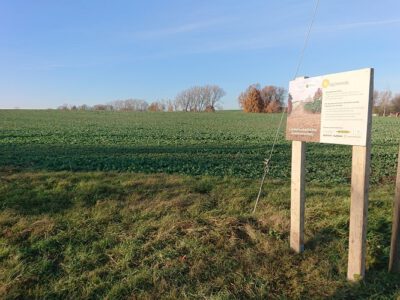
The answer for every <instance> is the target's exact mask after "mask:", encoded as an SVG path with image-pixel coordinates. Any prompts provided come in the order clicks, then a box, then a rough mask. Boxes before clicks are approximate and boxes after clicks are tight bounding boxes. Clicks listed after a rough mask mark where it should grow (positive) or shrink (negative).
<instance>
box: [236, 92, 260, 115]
mask: <svg viewBox="0 0 400 300" xmlns="http://www.w3.org/2000/svg"><path fill="white" fill-rule="evenodd" d="M239 104H240V107H241V108H242V109H243V111H244V112H255V113H259V112H262V111H263V107H264V105H263V100H262V98H261V93H260V89H259V88H258V86H257V85H251V86H249V87H248V88H247V90H246V91H245V92H244V93H241V94H240V96H239Z"/></svg>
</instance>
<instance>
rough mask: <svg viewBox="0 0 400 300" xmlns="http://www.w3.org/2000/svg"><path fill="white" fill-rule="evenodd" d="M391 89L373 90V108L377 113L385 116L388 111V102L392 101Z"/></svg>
mask: <svg viewBox="0 0 400 300" xmlns="http://www.w3.org/2000/svg"><path fill="white" fill-rule="evenodd" d="M392 98H393V97H392V91H390V90H385V91H380V92H378V91H375V92H374V100H375V110H376V112H377V113H379V114H382V115H383V116H386V115H387V114H389V113H390V103H391V101H392Z"/></svg>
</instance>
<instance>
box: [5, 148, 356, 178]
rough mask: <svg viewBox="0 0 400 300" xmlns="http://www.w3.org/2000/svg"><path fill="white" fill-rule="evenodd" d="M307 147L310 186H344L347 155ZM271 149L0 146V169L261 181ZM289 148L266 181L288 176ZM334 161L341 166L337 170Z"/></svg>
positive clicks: (275, 161) (282, 150)
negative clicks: (128, 173) (309, 156)
mask: <svg viewBox="0 0 400 300" xmlns="http://www.w3.org/2000/svg"><path fill="white" fill-rule="evenodd" d="M313 146H314V147H310V155H312V156H318V159H317V160H316V159H310V161H309V162H308V164H307V180H308V181H324V182H333V183H340V182H341V183H346V182H348V178H349V174H350V159H351V157H350V152H349V151H338V152H335V153H334V152H333V151H328V152H327V151H326V149H325V148H324V147H323V146H322V147H318V146H321V145H317V146H315V145H313ZM269 150H270V145H268V144H266V145H263V146H260V145H252V144H243V145H218V146H215V145H207V144H205V145H187V146H177V145H171V146H165V145H159V146H158V145H157V146H89V145H43V144H16V145H14V144H6V145H1V146H0V169H6V168H9V169H14V170H47V171H123V172H126V171H128V172H140V173H169V174H171V173H179V174H188V175H212V176H236V177H243V178H254V179H255V178H257V179H258V178H260V177H261V175H262V171H263V160H264V158H265V155H266V154H267V153H268V152H269ZM290 155H291V149H290V146H289V145H287V144H278V145H276V148H275V152H274V156H273V159H272V161H271V165H270V173H269V175H270V177H271V178H275V179H286V178H288V177H289V176H290ZM338 162H340V163H339V165H338Z"/></svg>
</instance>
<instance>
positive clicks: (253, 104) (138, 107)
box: [58, 84, 400, 116]
mask: <svg viewBox="0 0 400 300" xmlns="http://www.w3.org/2000/svg"><path fill="white" fill-rule="evenodd" d="M223 96H225V91H224V90H223V89H222V88H221V87H219V86H218V85H204V86H193V87H190V88H188V89H185V90H183V91H181V92H180V93H178V94H177V95H176V97H175V98H174V99H166V100H158V101H153V102H151V103H148V102H147V101H145V100H142V99H134V98H131V99H125V100H115V101H111V102H109V103H107V104H96V105H93V106H89V105H86V104H83V105H79V106H76V105H68V104H64V105H62V106H60V107H58V109H60V110H87V111H88V110H94V111H138V112H144V111H152V112H157V111H159V112H160V111H168V112H172V111H184V112H213V111H215V110H216V109H222V106H221V99H222V97H223ZM286 96H287V91H286V89H284V88H282V87H278V86H273V85H266V86H264V87H262V88H261V86H260V84H252V85H250V86H249V87H248V88H247V89H246V90H245V91H244V92H242V93H241V94H240V95H239V97H238V102H239V106H240V108H241V109H242V110H243V111H244V112H248V113H277V112H281V111H283V110H285V106H286V105H285V98H286ZM399 112H400V94H396V95H393V93H392V91H390V90H383V91H378V90H375V91H374V94H373V113H374V114H376V115H382V116H387V115H390V114H394V113H399Z"/></svg>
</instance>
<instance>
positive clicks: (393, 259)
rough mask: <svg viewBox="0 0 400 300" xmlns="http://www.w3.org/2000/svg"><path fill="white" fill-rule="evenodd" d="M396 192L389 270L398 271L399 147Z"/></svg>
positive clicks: (399, 268)
mask: <svg viewBox="0 0 400 300" xmlns="http://www.w3.org/2000/svg"><path fill="white" fill-rule="evenodd" d="M397 160H398V162H397V177H396V193H395V198H394V206H393V223H392V242H391V246H390V260H389V272H397V273H398V272H400V148H399V156H398V158H397Z"/></svg>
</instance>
